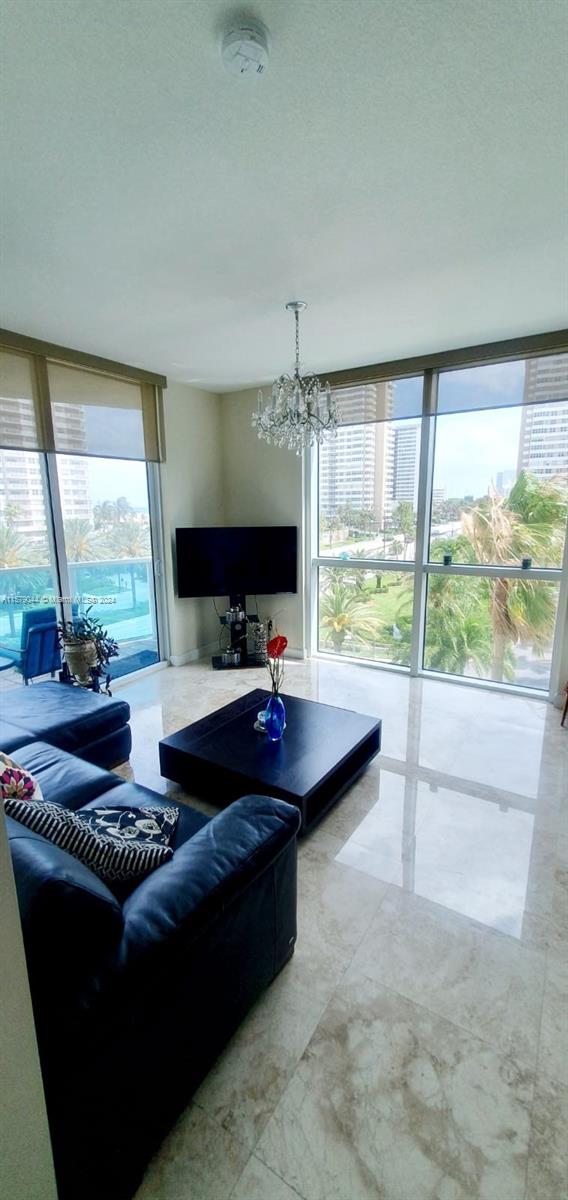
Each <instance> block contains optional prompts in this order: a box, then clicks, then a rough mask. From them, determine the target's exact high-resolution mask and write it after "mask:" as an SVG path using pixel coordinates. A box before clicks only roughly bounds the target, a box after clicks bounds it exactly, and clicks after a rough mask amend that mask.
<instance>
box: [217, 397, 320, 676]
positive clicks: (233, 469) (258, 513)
mask: <svg viewBox="0 0 568 1200" xmlns="http://www.w3.org/2000/svg"><path fill="white" fill-rule="evenodd" d="M256 398H257V389H255V390H253V391H246V392H235V393H232V394H229V395H227V396H223V397H222V425H223V443H222V445H223V508H224V513H225V522H226V524H227V525H297V527H298V594H297V595H296V596H290V595H284V596H263V597H260V596H259V608H260V612H261V615H262V616H263V617H272V618H273V619H274V620H275V621H276V622H277V625H278V629H279V632H280V633H282V634H284V636H285V637H287V638H288V643H289V646H290V649H291V650H292V652H296V653H303V652H304V650H305V647H304V631H303V553H302V525H303V519H302V518H303V514H302V508H303V491H302V479H303V470H302V459H301V458H299V457H297V455H296V454H294V453H292V451H291V450H284V449H278V448H276V447H274V446H269V445H268V444H267V443H266V442H264V441H260V440H259V438H258V435H257V434H256V433H255V431H254V429H253V428H252V425H251V414H252V412H253V410H254V409H255V408H256Z"/></svg>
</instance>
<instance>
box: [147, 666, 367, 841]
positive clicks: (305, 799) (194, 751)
mask: <svg viewBox="0 0 568 1200" xmlns="http://www.w3.org/2000/svg"><path fill="white" fill-rule="evenodd" d="M269 695H270V693H269V692H267V691H264V689H262V688H256V689H255V691H254V692H249V693H248V695H246V696H242V697H241V698H240V699H239V700H234V701H233V703H232V704H226V705H225V707H224V708H220V709H218V710H217V712H214V713H211V715H210V716H208V717H204V718H203V719H202V720H201V721H196V722H195V723H194V724H193V725H188V726H187V727H186V728H185V729H180V730H179V732H178V733H173V734H171V736H170V737H167V738H164V739H163V741H161V742H160V771H161V773H162V775H164V776H165V777H166V779H172V780H174V781H175V782H176V783H180V784H181V785H182V787H184V788H185V789H186V790H187V791H188V792H190V793H193V794H194V795H198V796H203V797H204V798H206V799H207V800H210V801H212V802H213V803H214V804H218V805H220V806H225V805H227V804H230V803H231V802H232V801H233V800H236V799H237V798H238V797H239V796H246V795H248V794H253V795H254V794H257V795H258V794H260V795H263V796H274V797H276V799H279V800H287V801H288V803H289V804H295V805H296V807H297V808H299V809H300V812H301V814H302V826H301V829H302V832H304V833H305V832H306V830H308V829H311V828H312V826H313V825H314V824H315V823H316V821H318V820H319V819H320V817H322V816H323V814H324V813H325V812H326V811H327V809H328V808H330V807H331V805H332V804H335V801H336V800H338V799H339V797H340V796H342V795H343V793H344V792H345V791H346V789H347V788H348V787H350V785H351V784H352V783H353V781H354V779H356V778H357V776H358V775H359V774H360V772H361V771H362V770H363V769H364V768H365V767H366V766H367V763H369V762H370V761H371V759H372V758H374V756H375V754H377V753H378V751H379V750H380V748H381V722H380V721H377V720H376V719H375V718H374V717H365V716H362V715H361V714H360V713H355V712H350V711H349V709H345V708H333V707H331V706H330V705H329V704H320V703H319V702H318V701H314V700H299V699H298V698H297V697H296V696H283V697H282V698H283V700H284V703H285V705H286V730H285V732H284V736H283V738H282V741H280V742H270V741H269V740H268V738H267V737H266V734H263V733H257V732H256V731H255V729H254V722H255V719H256V714H257V713H258V711H259V709H262V708H264V706H265V704H266V702H267V700H268V697H269Z"/></svg>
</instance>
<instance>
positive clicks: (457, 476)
mask: <svg viewBox="0 0 568 1200" xmlns="http://www.w3.org/2000/svg"><path fill="white" fill-rule="evenodd" d="M524 380H525V364H524V362H522V361H516V362H510V363H491V364H490V365H489V366H484V367H468V368H467V369H465V370H463V371H447V372H443V373H442V374H441V375H440V377H439V386H438V412H439V413H441V414H445V415H439V416H438V420H437V422H436V453H435V464H434V487H435V488H445V489H446V494H447V496H448V498H451V497H461V496H469V495H473V496H484V495H485V494H486V492H487V489H488V486H489V484H490V482H491V481H493V482H494V483H495V482H496V476H497V474H498V472H499V471H510V470H513V471H516V468H517V455H518V449H519V432H520V426H521V409H520V408H518V407H517V408H512V407H507V406H508V405H519V404H521V403H522V399H523V387H524ZM421 390H422V380H421V378H416V379H404V380H399V381H397V383H396V385H395V401H394V412H395V413H396V414H397V415H400V416H403V415H404V416H409V417H410V416H416V415H418V414H419V412H420V396H421ZM480 405H491V406H492V407H491V408H481V409H480V408H479V406H480ZM468 409H469V410H471V409H477V410H478V411H467V410H468Z"/></svg>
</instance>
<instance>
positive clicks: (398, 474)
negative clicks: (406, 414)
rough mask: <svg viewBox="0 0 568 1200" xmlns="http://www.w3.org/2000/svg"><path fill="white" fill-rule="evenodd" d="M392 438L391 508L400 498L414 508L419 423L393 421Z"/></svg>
mask: <svg viewBox="0 0 568 1200" xmlns="http://www.w3.org/2000/svg"><path fill="white" fill-rule="evenodd" d="M391 440H392V453H391V457H392V506H391V507H392V508H394V507H396V505H397V504H398V503H399V501H400V500H408V501H409V503H410V504H412V507H413V508H414V510H416V507H417V503H418V469H419V456H420V423H419V421H413V422H412V423H411V424H410V423H408V422H406V421H398V422H395V423H394V425H393V427H392V429H391Z"/></svg>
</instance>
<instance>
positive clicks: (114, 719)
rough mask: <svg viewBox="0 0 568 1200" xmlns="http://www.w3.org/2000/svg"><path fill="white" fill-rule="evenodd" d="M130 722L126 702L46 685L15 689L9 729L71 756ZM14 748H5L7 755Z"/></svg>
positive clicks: (56, 684) (61, 686)
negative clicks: (18, 730)
mask: <svg viewBox="0 0 568 1200" xmlns="http://www.w3.org/2000/svg"><path fill="white" fill-rule="evenodd" d="M129 719H130V708H129V706H128V704H127V703H126V701H125V700H117V699H116V698H115V697H114V696H113V697H109V696H101V695H99V694H98V693H96V692H91V691H88V690H87V689H86V688H79V687H71V686H67V685H65V684H62V683H56V682H47V683H35V684H33V685H32V686H31V687H27V688H21V689H20V688H18V689H16V688H14V690H13V692H11V693H10V721H9V725H10V726H11V727H14V726H15V727H18V728H20V729H21V730H22V731H23V733H24V734H30V733H31V734H33V735H34V740H37V741H46V742H50V743H51V745H53V746H59V747H60V748H61V749H62V750H67V751H69V752H70V753H74V752H76V753H79V752H80V751H81V750H82V748H83V747H84V746H85V745H87V744H88V743H90V742H93V741H97V740H99V739H101V738H103V737H105V736H107V735H108V734H110V733H114V732H115V731H116V730H118V729H121V728H122V727H123V726H124V725H126V724H127V723H128V721H129ZM7 732H8V734H9V733H10V730H8V731H7ZM23 740H24V739H22V741H23ZM9 741H10V739H9ZM12 748H13V742H11V743H10V744H9V745H8V746H4V745H2V749H3V750H6V752H7V753H8V754H9V753H10V752H11V750H12Z"/></svg>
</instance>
